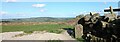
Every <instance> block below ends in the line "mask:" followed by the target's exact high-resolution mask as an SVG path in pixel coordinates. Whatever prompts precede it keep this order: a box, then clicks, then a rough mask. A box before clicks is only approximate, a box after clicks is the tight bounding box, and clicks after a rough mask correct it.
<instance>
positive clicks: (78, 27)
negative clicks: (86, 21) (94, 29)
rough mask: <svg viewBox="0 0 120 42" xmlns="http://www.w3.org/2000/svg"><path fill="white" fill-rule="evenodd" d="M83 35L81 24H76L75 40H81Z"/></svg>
mask: <svg viewBox="0 0 120 42" xmlns="http://www.w3.org/2000/svg"><path fill="white" fill-rule="evenodd" d="M82 34H83V26H82V25H81V24H77V25H76V26H75V38H81V37H82Z"/></svg>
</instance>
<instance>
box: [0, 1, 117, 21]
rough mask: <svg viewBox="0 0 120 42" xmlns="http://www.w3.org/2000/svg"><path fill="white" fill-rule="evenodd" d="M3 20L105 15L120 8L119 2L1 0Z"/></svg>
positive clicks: (0, 10) (0, 13)
mask: <svg viewBox="0 0 120 42" xmlns="http://www.w3.org/2000/svg"><path fill="white" fill-rule="evenodd" d="M1 1H2V2H1V3H0V4H1V5H0V6H1V7H0V16H1V19H10V18H30V17H76V16H77V15H80V14H85V13H89V12H99V13H103V10H104V9H105V8H109V6H112V7H113V8H116V7H118V0H117V1H114V2H109V1H108V2H107V1H106V2H105V1H101V2H84V1H83V2H79V1H78V2H74V1H73V2H72V1H71V2H66V1H65V2H62V1H61V2H55V1H54V0H53V2H51V1H46V2H45V1H41V2H39V1H40V0H39V1H38V0H36V1H37V2H36V1H35V2H34V1H33V0H31V1H28V2H27V1H23V0H21V1H20V0H1Z"/></svg>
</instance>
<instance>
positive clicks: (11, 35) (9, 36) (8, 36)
mask: <svg viewBox="0 0 120 42" xmlns="http://www.w3.org/2000/svg"><path fill="white" fill-rule="evenodd" d="M19 34H24V33H23V31H21V32H5V33H0V36H1V35H2V40H75V39H74V38H72V37H71V36H69V34H68V33H67V31H64V32H63V33H61V34H56V33H49V32H45V31H43V32H34V33H32V34H27V35H22V36H16V37H15V35H19Z"/></svg>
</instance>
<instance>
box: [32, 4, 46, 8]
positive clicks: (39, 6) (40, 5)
mask: <svg viewBox="0 0 120 42" xmlns="http://www.w3.org/2000/svg"><path fill="white" fill-rule="evenodd" d="M32 6H33V7H38V8H41V7H44V6H46V4H33V5H32Z"/></svg>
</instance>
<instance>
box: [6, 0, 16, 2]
mask: <svg viewBox="0 0 120 42" xmlns="http://www.w3.org/2000/svg"><path fill="white" fill-rule="evenodd" d="M6 2H17V0H6Z"/></svg>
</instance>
